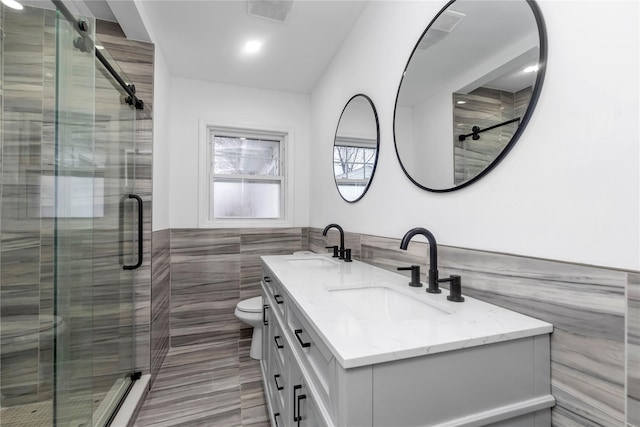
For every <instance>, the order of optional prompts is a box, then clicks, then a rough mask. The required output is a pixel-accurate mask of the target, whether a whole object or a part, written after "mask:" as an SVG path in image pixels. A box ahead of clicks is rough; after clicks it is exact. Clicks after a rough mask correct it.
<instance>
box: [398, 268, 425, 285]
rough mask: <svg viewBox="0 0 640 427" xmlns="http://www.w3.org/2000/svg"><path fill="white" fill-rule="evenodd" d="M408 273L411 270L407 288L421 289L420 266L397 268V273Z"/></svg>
mask: <svg viewBox="0 0 640 427" xmlns="http://www.w3.org/2000/svg"><path fill="white" fill-rule="evenodd" d="M405 270H406V271H409V270H411V281H410V282H409V286H411V287H414V288H420V287H422V283H420V266H419V265H412V266H411V267H398V271H405Z"/></svg>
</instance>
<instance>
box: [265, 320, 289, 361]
mask: <svg viewBox="0 0 640 427" xmlns="http://www.w3.org/2000/svg"><path fill="white" fill-rule="evenodd" d="M271 327H272V328H273V333H272V335H271V336H272V339H271V342H270V343H269V345H270V346H271V349H272V350H271V351H270V353H271V355H272V357H273V358H274V359H278V362H280V366H284V352H285V347H287V346H288V345H289V344H288V343H287V340H286V339H285V337H284V333H283V332H282V328H281V327H280V324H279V323H273V325H271Z"/></svg>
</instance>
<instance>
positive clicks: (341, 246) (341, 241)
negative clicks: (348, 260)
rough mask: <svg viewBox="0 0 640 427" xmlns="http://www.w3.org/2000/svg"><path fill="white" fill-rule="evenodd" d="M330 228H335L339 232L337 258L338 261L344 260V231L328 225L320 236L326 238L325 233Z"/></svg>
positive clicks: (334, 225)
mask: <svg viewBox="0 0 640 427" xmlns="http://www.w3.org/2000/svg"><path fill="white" fill-rule="evenodd" d="M332 228H335V229H336V230H338V231H339V232H340V257H339V259H344V230H343V229H342V227H340V226H339V225H338V224H329V225H327V226H326V227H325V228H324V230H323V231H322V235H323V236H326V235H327V232H328V231H329V230H330V229H332Z"/></svg>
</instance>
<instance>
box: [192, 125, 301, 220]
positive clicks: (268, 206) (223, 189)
mask: <svg viewBox="0 0 640 427" xmlns="http://www.w3.org/2000/svg"><path fill="white" fill-rule="evenodd" d="M201 130H204V133H205V141H206V144H205V147H202V138H201V148H204V149H206V165H205V167H204V170H205V171H206V172H205V174H206V184H205V185H203V186H202V187H203V188H202V189H201V194H200V201H201V205H203V206H206V209H205V210H206V212H204V211H203V209H202V207H201V209H200V225H201V226H212V225H213V226H224V225H229V226H243V225H247V226H249V225H251V226H253V225H256V224H257V225H259V224H265V223H270V224H272V225H273V224H277V223H279V222H286V220H288V216H289V215H287V205H288V203H287V202H288V200H287V197H286V196H287V194H288V191H287V179H286V174H285V158H286V156H285V153H286V142H287V137H288V133H285V132H277V131H269V130H257V129H241V128H228V127H220V126H212V125H205V127H204V129H201ZM201 175H202V174H201ZM201 182H204V180H203V179H202V176H201ZM203 192H205V193H206V194H203Z"/></svg>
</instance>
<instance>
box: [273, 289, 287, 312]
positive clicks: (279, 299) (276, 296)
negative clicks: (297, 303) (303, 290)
mask: <svg viewBox="0 0 640 427" xmlns="http://www.w3.org/2000/svg"><path fill="white" fill-rule="evenodd" d="M271 289H272V292H273V300H274V301H275V302H276V303H275V306H274V309H276V310H278V312H279V313H280V315H281V316H282V318H283V319H284V308H285V306H286V305H285V300H286V297H287V295H286V294H285V293H284V292H283V290H282V285H281V284H280V282H278V281H277V280H271Z"/></svg>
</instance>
